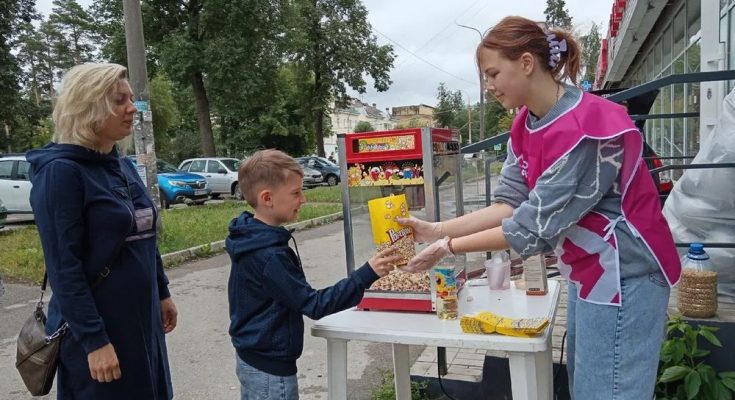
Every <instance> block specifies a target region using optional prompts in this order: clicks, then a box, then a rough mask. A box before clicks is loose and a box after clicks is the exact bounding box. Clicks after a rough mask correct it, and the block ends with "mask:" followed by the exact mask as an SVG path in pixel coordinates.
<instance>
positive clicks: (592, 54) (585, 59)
mask: <svg viewBox="0 0 735 400" xmlns="http://www.w3.org/2000/svg"><path fill="white" fill-rule="evenodd" d="M600 41H601V38H600V26H599V25H597V24H596V23H594V22H593V23H592V27H591V28H590V30H589V32H587V34H586V35H584V36H582V38H581V42H582V43H581V44H582V64H583V65H584V75H583V77H582V80H585V81H589V82H594V81H595V72H597V59H598V58H599V57H600Z"/></svg>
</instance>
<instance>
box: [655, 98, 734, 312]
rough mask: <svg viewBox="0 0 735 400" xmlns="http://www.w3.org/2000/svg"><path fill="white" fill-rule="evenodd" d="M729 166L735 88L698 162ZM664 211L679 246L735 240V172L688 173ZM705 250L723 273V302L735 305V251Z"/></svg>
mask: <svg viewBox="0 0 735 400" xmlns="http://www.w3.org/2000/svg"><path fill="white" fill-rule="evenodd" d="M726 162H730V163H732V162H735V90H733V91H732V92H730V93H729V94H728V95H727V96H726V97H725V100H724V102H723V110H722V116H721V117H720V119H719V121H718V123H717V126H716V127H715V129H714V131H712V133H711V134H710V135H709V136H708V137H707V138H705V139H704V140H703V141H702V142H701V146H700V149H699V153H697V155H696V157H695V158H694V160H693V161H692V164H706V163H726ZM663 211H664V215H665V216H666V219H667V220H668V222H669V227H670V228H671V232H672V233H673V234H674V240H675V241H677V242H704V243H707V242H725V243H733V242H735V168H713V169H687V170H685V172H684V174H683V175H682V177H681V178H680V179H679V180H678V181H677V182H676V185H674V189H673V190H672V191H671V194H670V195H669V198H668V199H666V203H665V205H664V210H663ZM705 250H706V251H707V254H709V255H710V257H711V260H712V265H713V267H714V269H715V270H716V271H717V281H718V285H717V286H718V287H717V289H718V293H719V296H720V301H724V302H728V303H735V249H722V248H705ZM679 251H680V253H682V254H684V253H686V251H687V249H685V248H680V249H679Z"/></svg>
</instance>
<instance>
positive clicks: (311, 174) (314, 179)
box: [301, 165, 324, 187]
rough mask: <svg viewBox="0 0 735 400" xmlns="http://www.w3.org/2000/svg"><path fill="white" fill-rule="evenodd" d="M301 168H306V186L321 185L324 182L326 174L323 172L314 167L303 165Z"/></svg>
mask: <svg viewBox="0 0 735 400" xmlns="http://www.w3.org/2000/svg"><path fill="white" fill-rule="evenodd" d="M301 168H302V169H303V170H304V180H303V182H304V183H303V185H304V187H314V186H319V185H321V184H322V183H323V182H324V176H322V173H321V172H319V171H317V170H315V169H313V168H309V167H304V166H303V165H302V166H301Z"/></svg>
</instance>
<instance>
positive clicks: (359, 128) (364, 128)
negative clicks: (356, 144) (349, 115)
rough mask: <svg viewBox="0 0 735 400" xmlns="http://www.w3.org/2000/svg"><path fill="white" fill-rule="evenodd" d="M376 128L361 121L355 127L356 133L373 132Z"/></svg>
mask: <svg viewBox="0 0 735 400" xmlns="http://www.w3.org/2000/svg"><path fill="white" fill-rule="evenodd" d="M374 130H375V128H374V127H373V125H372V124H371V123H370V122H367V121H360V122H358V123H357V125H355V132H372V131H374Z"/></svg>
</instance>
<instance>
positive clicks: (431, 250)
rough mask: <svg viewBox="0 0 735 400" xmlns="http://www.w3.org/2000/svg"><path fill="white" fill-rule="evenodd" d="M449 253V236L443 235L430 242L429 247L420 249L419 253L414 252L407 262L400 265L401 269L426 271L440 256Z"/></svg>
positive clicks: (439, 259)
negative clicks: (404, 264)
mask: <svg viewBox="0 0 735 400" xmlns="http://www.w3.org/2000/svg"><path fill="white" fill-rule="evenodd" d="M451 254H452V252H451V251H449V236H445V237H443V238H441V239H439V240H437V241H436V242H434V243H432V244H430V245H429V247H427V248H425V249H423V250H421V252H420V253H419V254H416V255H415V256H414V257H413V258H412V259H411V260H410V261H409V262H408V264H407V265H406V266H404V267H401V269H402V270H404V271H406V272H420V271H426V270H427V269H429V268H431V267H433V266H434V265H436V264H437V263H438V262H439V261H441V260H442V258H444V257H446V256H449V255H451Z"/></svg>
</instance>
